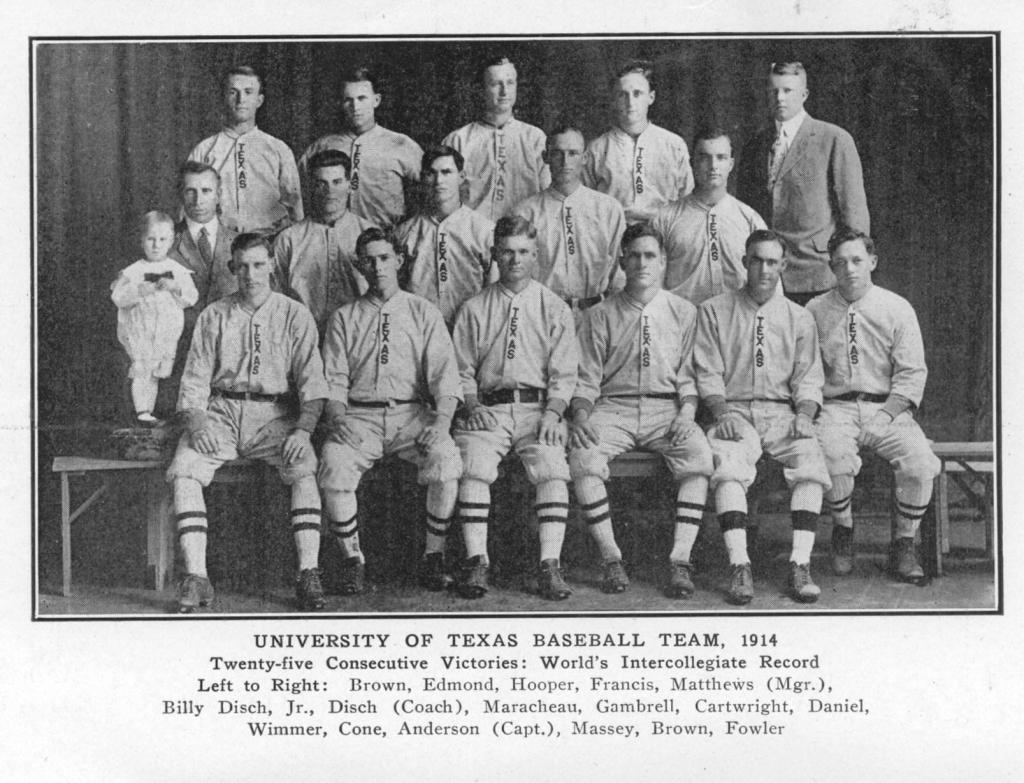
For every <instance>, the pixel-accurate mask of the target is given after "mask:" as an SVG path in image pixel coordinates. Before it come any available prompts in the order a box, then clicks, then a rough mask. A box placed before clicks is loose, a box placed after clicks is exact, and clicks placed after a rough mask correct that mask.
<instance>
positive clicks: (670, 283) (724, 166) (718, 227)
mask: <svg viewBox="0 0 1024 783" xmlns="http://www.w3.org/2000/svg"><path fill="white" fill-rule="evenodd" d="M733 162H734V161H733V155H732V140H731V139H730V138H729V135H728V134H727V133H726V132H725V131H723V130H720V129H718V128H705V129H703V130H701V131H698V133H697V137H696V139H694V142H693V175H694V178H695V179H696V180H697V187H696V189H695V190H694V191H693V192H692V193H690V194H689V195H688V196H686V197H685V198H683V199H680V200H679V201H677V202H675V203H674V204H668V205H666V206H663V207H661V208H660V209H658V211H657V214H655V216H654V219H653V220H652V221H651V226H652V227H653V228H654V230H655V231H657V232H659V233H660V234H661V235H662V236H663V237H664V238H665V254H666V256H667V268H666V270H665V288H666V289H668V290H669V291H671V292H672V293H674V294H678V295H679V296H681V297H683V298H684V299H687V300H689V301H690V302H692V303H693V304H695V305H699V304H700V303H701V302H703V301H704V300H705V299H710V298H711V297H712V296H717V295H718V294H721V293H724V292H725V291H737V290H739V289H740V288H743V286H744V284H745V283H746V282H747V272H746V270H745V269H744V268H743V254H744V252H745V251H744V246H745V243H746V241H747V237H749V236H750V235H751V233H752V232H754V231H757V230H758V229H762V228H767V226H766V225H765V222H764V221H763V220H762V219H761V216H760V215H758V214H757V213H756V212H755V211H754V210H753V209H751V208H750V207H748V206H747V205H746V204H744V203H743V202H741V201H739V200H737V199H735V198H733V197H732V196H730V195H729V193H728V191H727V190H726V186H727V185H728V183H729V172H731V171H732V167H733Z"/></svg>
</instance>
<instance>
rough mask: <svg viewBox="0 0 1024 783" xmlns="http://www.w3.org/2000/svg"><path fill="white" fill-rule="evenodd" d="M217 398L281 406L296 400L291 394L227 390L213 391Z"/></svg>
mask: <svg viewBox="0 0 1024 783" xmlns="http://www.w3.org/2000/svg"><path fill="white" fill-rule="evenodd" d="M212 394H213V395H214V396H215V397H223V398H224V399H226V400H245V401H246V402H276V403H280V404H285V403H289V402H291V401H292V400H294V399H295V397H294V395H291V394H262V393H261V392H250V391H244V392H236V391H228V390H227V389H213V390H212Z"/></svg>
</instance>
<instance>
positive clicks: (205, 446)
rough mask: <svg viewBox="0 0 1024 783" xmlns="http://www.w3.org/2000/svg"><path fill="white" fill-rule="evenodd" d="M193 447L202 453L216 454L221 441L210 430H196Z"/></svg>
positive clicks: (193, 435)
mask: <svg viewBox="0 0 1024 783" xmlns="http://www.w3.org/2000/svg"><path fill="white" fill-rule="evenodd" d="M192 448H194V449H195V450H196V451H198V452H199V453H200V454H216V453H217V450H218V449H219V448H220V442H219V441H218V440H217V436H216V435H214V434H213V433H212V432H210V430H207V429H202V430H196V431H195V432H193V433H192Z"/></svg>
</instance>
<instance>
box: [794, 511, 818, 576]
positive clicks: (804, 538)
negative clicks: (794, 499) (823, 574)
mask: <svg viewBox="0 0 1024 783" xmlns="http://www.w3.org/2000/svg"><path fill="white" fill-rule="evenodd" d="M792 517H793V551H792V552H791V553H790V555H789V560H790V562H792V563H800V564H803V563H810V562H811V550H813V549H814V534H815V532H816V531H817V529H818V514H817V513H815V512H814V511H802V510H794V511H793V512H792Z"/></svg>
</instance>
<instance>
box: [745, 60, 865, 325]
mask: <svg viewBox="0 0 1024 783" xmlns="http://www.w3.org/2000/svg"><path fill="white" fill-rule="evenodd" d="M808 95H810V92H809V91H808V89H807V71H806V70H805V69H804V66H803V64H802V63H799V62H778V63H772V66H771V69H770V71H769V73H768V107H769V109H770V111H771V114H772V122H771V123H770V124H769V126H768V127H767V128H765V129H763V130H761V131H760V132H758V133H757V134H756V135H755V136H754V138H753V139H751V140H750V142H748V143H747V145H746V147H744V149H743V155H742V157H741V158H740V171H739V176H738V177H737V183H736V186H737V193H739V196H740V198H741V199H743V201H745V202H746V203H748V204H750V205H751V206H752V207H753V208H754V209H755V210H757V212H758V213H759V214H761V215H763V216H764V218H765V220H767V221H768V223H769V224H770V225H771V227H772V228H773V229H774V230H775V231H778V232H779V234H780V235H782V237H783V238H785V240H786V242H787V244H788V245H789V248H790V251H791V253H790V261H789V264H788V266H787V269H786V273H785V275H784V276H783V283H784V284H785V287H786V296H788V297H789V298H790V299H792V300H793V301H794V302H796V303H797V304H801V305H803V304H807V302H808V301H810V300H811V299H813V298H814V297H815V296H818V295H819V294H822V293H824V292H825V291H828V290H829V289H831V288H832V287H833V286H834V285H835V276H834V275H833V274H832V272H831V271H830V269H829V256H828V251H827V250H826V246H827V245H828V240H829V237H831V236H832V234H833V233H834V232H835V231H836V229H837V228H838V227H840V226H852V227H853V228H856V229H859V230H861V231H864V232H868V231H870V230H871V225H870V224H871V220H870V216H869V214H868V202H867V196H866V195H865V192H864V172H863V170H862V168H861V163H860V156H859V155H858V154H857V146H856V144H854V141H853V137H852V136H850V134H849V133H847V132H846V131H845V130H843V129H842V128H840V127H839V126H837V125H833V124H831V123H828V122H822V121H821V120H818V119H815V118H814V117H811V116H810V115H809V114H808V113H807V111H806V110H805V109H804V102H805V101H806V100H807V96H808Z"/></svg>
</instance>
